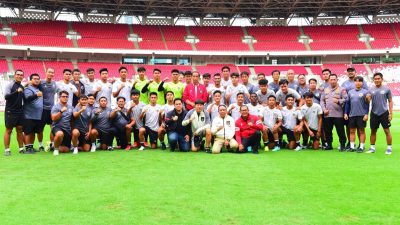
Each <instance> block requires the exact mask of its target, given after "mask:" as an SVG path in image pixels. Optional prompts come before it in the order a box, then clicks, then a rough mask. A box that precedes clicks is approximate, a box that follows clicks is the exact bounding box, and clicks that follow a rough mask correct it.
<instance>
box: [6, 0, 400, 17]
mask: <svg viewBox="0 0 400 225" xmlns="http://www.w3.org/2000/svg"><path fill="white" fill-rule="evenodd" d="M0 6H1V7H6V8H16V9H40V10H48V11H53V12H59V11H69V12H77V13H97V14H109V15H133V16H169V17H183V16H185V17H203V18H204V17H207V16H212V17H225V18H232V17H235V16H241V17H246V18H261V17H267V18H276V17H279V18H289V17H291V16H295V17H317V16H321V15H323V16H367V15H382V14H398V13H399V12H400V1H399V0H189V1H185V0H162V1H157V0H137V1H134V0H2V1H1V2H0Z"/></svg>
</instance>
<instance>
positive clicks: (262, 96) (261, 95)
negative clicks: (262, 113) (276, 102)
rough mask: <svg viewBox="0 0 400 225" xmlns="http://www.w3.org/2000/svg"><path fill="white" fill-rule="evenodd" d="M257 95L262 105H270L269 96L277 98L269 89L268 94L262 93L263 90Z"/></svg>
mask: <svg viewBox="0 0 400 225" xmlns="http://www.w3.org/2000/svg"><path fill="white" fill-rule="evenodd" d="M256 95H257V98H258V102H259V103H260V104H268V98H269V96H275V92H274V91H272V90H269V89H268V90H267V92H265V93H262V92H261V90H258V91H257V92H256Z"/></svg>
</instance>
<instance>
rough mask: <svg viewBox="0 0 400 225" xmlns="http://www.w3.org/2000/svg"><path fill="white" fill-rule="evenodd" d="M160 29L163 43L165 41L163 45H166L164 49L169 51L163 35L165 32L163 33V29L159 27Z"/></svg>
mask: <svg viewBox="0 0 400 225" xmlns="http://www.w3.org/2000/svg"><path fill="white" fill-rule="evenodd" d="M158 29H159V30H160V34H161V38H162V41H163V43H164V47H165V49H167V50H168V45H167V42H166V41H165V36H164V33H163V31H162V29H161V27H160V26H158Z"/></svg>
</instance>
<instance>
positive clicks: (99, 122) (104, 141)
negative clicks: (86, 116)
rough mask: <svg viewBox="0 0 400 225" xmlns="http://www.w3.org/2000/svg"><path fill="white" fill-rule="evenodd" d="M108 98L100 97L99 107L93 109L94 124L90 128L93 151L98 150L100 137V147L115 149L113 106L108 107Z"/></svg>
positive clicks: (92, 119)
mask: <svg viewBox="0 0 400 225" xmlns="http://www.w3.org/2000/svg"><path fill="white" fill-rule="evenodd" d="M107 103H108V102H107V98H106V97H100V99H99V104H100V105H99V107H98V108H95V109H93V111H92V118H91V121H92V125H93V128H92V127H91V128H90V137H91V141H92V147H91V149H90V151H91V152H95V151H96V143H95V142H96V139H97V138H99V139H100V143H101V144H100V149H102V150H106V149H107V150H109V151H113V150H114V149H113V147H112V142H113V139H114V132H113V127H112V124H111V119H110V114H111V108H109V107H107Z"/></svg>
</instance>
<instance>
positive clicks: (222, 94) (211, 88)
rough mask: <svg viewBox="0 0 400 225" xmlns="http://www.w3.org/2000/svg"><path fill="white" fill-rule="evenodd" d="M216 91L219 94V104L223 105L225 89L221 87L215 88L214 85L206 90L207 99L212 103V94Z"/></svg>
mask: <svg viewBox="0 0 400 225" xmlns="http://www.w3.org/2000/svg"><path fill="white" fill-rule="evenodd" d="M216 90H218V91H220V92H221V104H225V88H224V87H222V86H220V87H215V85H213V86H212V87H209V88H207V92H208V93H209V98H210V100H211V101H210V102H212V103H214V99H213V94H214V91H216Z"/></svg>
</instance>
